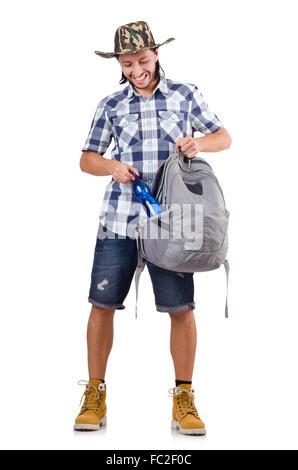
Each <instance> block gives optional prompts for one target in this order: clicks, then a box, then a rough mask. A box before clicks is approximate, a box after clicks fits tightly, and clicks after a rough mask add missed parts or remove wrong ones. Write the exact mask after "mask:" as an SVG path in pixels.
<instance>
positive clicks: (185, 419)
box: [169, 384, 206, 435]
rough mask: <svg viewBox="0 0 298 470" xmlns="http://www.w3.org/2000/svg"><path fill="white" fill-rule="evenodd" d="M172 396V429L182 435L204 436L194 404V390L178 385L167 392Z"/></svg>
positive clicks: (203, 428)
mask: <svg viewBox="0 0 298 470" xmlns="http://www.w3.org/2000/svg"><path fill="white" fill-rule="evenodd" d="M169 393H170V395H171V396H173V412H172V417H173V419H172V429H177V430H178V431H179V432H181V433H182V434H194V435H204V434H206V428H205V424H204V423H203V421H202V420H201V419H200V417H199V415H198V412H197V409H196V407H195V403H194V395H193V393H194V390H193V389H192V388H191V385H190V384H180V385H179V386H178V387H174V388H172V389H170V390H169Z"/></svg>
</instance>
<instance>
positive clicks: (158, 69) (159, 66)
mask: <svg viewBox="0 0 298 470" xmlns="http://www.w3.org/2000/svg"><path fill="white" fill-rule="evenodd" d="M149 50H150V51H152V52H154V51H155V49H149ZM115 57H116V59H117V60H118V62H119V54H118V55H116V56H115ZM160 69H161V70H162V71H163V73H165V72H164V69H163V68H162V66H161V65H160V63H159V60H157V61H156V67H155V76H154V80H157V79H158V78H160V73H159V71H160ZM127 81H128V78H127V77H126V76H125V75H124V73H123V72H122V76H121V80H120V82H119V83H120V85H124V83H126V82H127Z"/></svg>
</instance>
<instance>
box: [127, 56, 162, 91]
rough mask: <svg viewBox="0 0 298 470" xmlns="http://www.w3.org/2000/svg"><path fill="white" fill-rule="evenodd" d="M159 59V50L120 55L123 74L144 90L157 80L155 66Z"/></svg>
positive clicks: (135, 85) (136, 86)
mask: <svg viewBox="0 0 298 470" xmlns="http://www.w3.org/2000/svg"><path fill="white" fill-rule="evenodd" d="M157 60H158V50H157V49H155V51H154V52H153V51H150V50H148V51H142V52H137V53H136V54H124V55H120V56H119V63H120V66H121V69H122V72H123V74H124V75H125V77H126V78H128V80H129V81H130V82H131V83H132V85H133V86H134V87H135V88H139V89H141V90H144V89H145V88H148V87H149V86H150V84H151V83H152V82H154V80H155V78H154V77H155V68H156V62H157Z"/></svg>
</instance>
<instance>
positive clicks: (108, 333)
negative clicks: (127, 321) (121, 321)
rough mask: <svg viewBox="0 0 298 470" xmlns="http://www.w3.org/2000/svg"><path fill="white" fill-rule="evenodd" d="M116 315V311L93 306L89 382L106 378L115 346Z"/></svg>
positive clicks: (90, 330) (89, 338) (90, 318)
mask: <svg viewBox="0 0 298 470" xmlns="http://www.w3.org/2000/svg"><path fill="white" fill-rule="evenodd" d="M114 313H115V309H112V308H99V307H95V306H94V305H92V308H91V313H90V317H89V321H88V328H87V345H88V369H89V380H91V379H102V380H104V378H105V373H106V367H107V362H108V357H109V354H110V352H111V349H112V345H113V335H114V325H113V321H114Z"/></svg>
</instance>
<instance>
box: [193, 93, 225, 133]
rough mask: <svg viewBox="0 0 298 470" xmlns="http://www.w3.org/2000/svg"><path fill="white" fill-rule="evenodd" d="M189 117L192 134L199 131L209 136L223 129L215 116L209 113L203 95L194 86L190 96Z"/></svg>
mask: <svg viewBox="0 0 298 470" xmlns="http://www.w3.org/2000/svg"><path fill="white" fill-rule="evenodd" d="M190 117H191V126H192V129H193V132H196V131H199V132H202V134H210V133H213V132H216V131H218V130H219V129H221V128H222V127H223V124H222V123H221V121H220V120H219V119H218V117H217V116H216V114H215V113H213V112H212V111H210V109H209V107H208V104H207V103H206V101H205V100H204V98H203V95H202V94H201V93H200V92H199V90H198V88H197V87H196V86H195V88H194V91H193V96H192V103H191V116H190Z"/></svg>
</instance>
